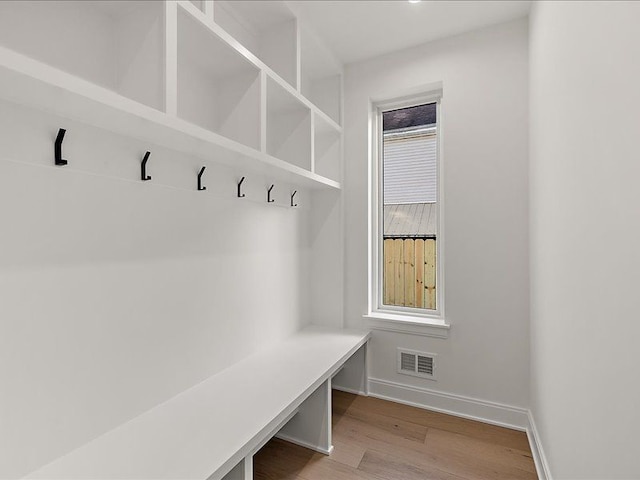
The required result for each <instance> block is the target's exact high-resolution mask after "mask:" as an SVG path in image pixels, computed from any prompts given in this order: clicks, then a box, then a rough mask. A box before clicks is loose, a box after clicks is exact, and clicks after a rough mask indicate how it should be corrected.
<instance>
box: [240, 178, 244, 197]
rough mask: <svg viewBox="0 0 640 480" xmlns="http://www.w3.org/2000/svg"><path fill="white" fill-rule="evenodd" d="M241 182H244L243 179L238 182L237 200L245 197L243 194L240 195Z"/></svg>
mask: <svg viewBox="0 0 640 480" xmlns="http://www.w3.org/2000/svg"><path fill="white" fill-rule="evenodd" d="M242 182H244V177H242V178H241V179H240V181H239V182H238V198H242V197H244V196H245V194H244V193H242Z"/></svg>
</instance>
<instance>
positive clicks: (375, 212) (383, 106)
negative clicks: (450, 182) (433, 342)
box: [363, 88, 450, 338]
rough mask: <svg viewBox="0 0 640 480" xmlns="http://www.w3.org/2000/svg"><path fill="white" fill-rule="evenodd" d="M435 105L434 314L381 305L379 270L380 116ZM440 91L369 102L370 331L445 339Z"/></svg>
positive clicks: (430, 311) (368, 312) (409, 308)
mask: <svg viewBox="0 0 640 480" xmlns="http://www.w3.org/2000/svg"><path fill="white" fill-rule="evenodd" d="M434 102H435V103H436V104H437V106H436V116H437V123H436V128H437V130H436V132H437V133H436V134H437V142H438V143H437V147H436V148H437V159H436V171H437V193H436V202H437V205H438V230H437V241H436V255H437V263H436V306H437V309H436V310H424V309H420V308H412V307H397V306H391V305H383V304H382V299H381V294H382V287H383V283H382V282H383V269H382V261H383V258H382V237H383V232H382V230H381V229H382V226H383V225H384V221H383V218H382V215H383V208H382V201H383V199H382V155H381V152H382V141H383V138H382V125H381V120H382V112H384V111H387V110H394V109H398V108H404V107H410V106H414V105H422V104H426V103H434ZM442 118H443V117H442V89H441V88H439V89H435V90H434V89H431V90H430V91H426V93H422V94H414V95H410V96H404V97H401V98H394V99H391V100H384V101H375V100H372V101H371V109H370V118H369V125H370V129H369V139H370V148H369V180H370V181H369V282H368V283H369V302H368V303H369V304H368V309H367V310H368V311H367V313H366V314H365V315H364V316H363V318H364V319H365V321H366V323H368V324H369V326H370V327H371V328H374V329H379V330H390V331H397V332H402V333H411V334H418V335H427V336H434V337H438V338H446V337H447V335H448V330H449V328H450V325H449V323H448V322H447V321H446V320H445V314H444V298H445V295H444V285H445V282H444V263H445V256H444V188H443V178H444V175H443V173H444V170H443V163H444V162H443V154H442V137H443V135H442V123H443V122H442Z"/></svg>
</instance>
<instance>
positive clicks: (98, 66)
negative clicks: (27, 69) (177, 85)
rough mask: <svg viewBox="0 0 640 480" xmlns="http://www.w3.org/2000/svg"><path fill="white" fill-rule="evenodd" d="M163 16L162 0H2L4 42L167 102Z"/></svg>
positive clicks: (146, 99) (124, 90)
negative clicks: (98, 0) (74, 0)
mask: <svg viewBox="0 0 640 480" xmlns="http://www.w3.org/2000/svg"><path fill="white" fill-rule="evenodd" d="M163 19H164V6H163V4H162V3H161V2H149V1H129V2H91V1H86V2H55V1H50V2H28V1H9V2H0V44H2V45H3V46H5V47H8V48H10V49H12V50H15V51H16V52H20V53H23V54H25V55H27V56H29V57H31V58H34V59H37V60H40V61H41V62H43V63H46V64H48V65H52V66H54V67H57V68H59V69H61V70H64V71H66V72H69V73H71V74H73V75H76V76H78V77H80V78H84V79H86V80H89V81H91V82H93V83H95V84H97V85H101V86H103V87H105V88H108V89H110V90H113V91H114V92H118V93H120V94H122V95H124V96H126V97H128V98H131V99H134V100H136V101H138V102H140V103H143V104H145V105H149V106H151V107H154V108H162V105H163V88H164V74H163V73H164V70H163V68H164V67H163V62H164V58H163V57H164V46H163V45H164V20H163Z"/></svg>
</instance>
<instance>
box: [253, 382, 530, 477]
mask: <svg viewBox="0 0 640 480" xmlns="http://www.w3.org/2000/svg"><path fill="white" fill-rule="evenodd" d="M333 446H334V451H333V453H332V454H331V456H325V455H322V454H320V453H314V452H312V451H311V450H308V449H306V448H302V447H298V446H296V445H293V444H290V443H288V442H285V441H282V440H278V439H273V440H271V441H270V442H269V443H267V444H266V445H265V446H264V447H263V448H262V450H260V451H259V452H258V453H257V454H256V455H255V457H254V478H255V479H256V480H418V479H419V480H425V479H438V480H518V479H536V478H537V476H536V470H535V466H534V463H533V459H532V456H531V450H530V448H529V443H528V441H527V436H526V434H525V433H523V432H517V431H514V430H509V429H506V428H501V427H495V426H492V425H487V424H484V423H480V422H474V421H471V420H465V419H462V418H458V417H453V416H450V415H444V414H441V413H435V412H430V411H427V410H423V409H420V408H415V407H409V406H406V405H400V404H397V403H393V402H387V401H384V400H379V399H376V398H370V397H360V396H357V395H351V394H348V393H343V392H338V391H335V390H334V391H333Z"/></svg>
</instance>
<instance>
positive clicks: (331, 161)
mask: <svg viewBox="0 0 640 480" xmlns="http://www.w3.org/2000/svg"><path fill="white" fill-rule="evenodd" d="M341 139H342V135H341V133H340V132H339V131H338V130H336V129H335V127H334V126H333V125H331V124H330V123H329V122H327V121H326V120H324V119H323V118H322V117H321V116H320V115H315V118H314V142H313V151H314V167H315V168H314V171H315V173H317V174H318V175H322V176H323V177H326V178H330V179H331V180H336V181H340V177H341V165H342V162H341V159H342V141H341Z"/></svg>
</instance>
